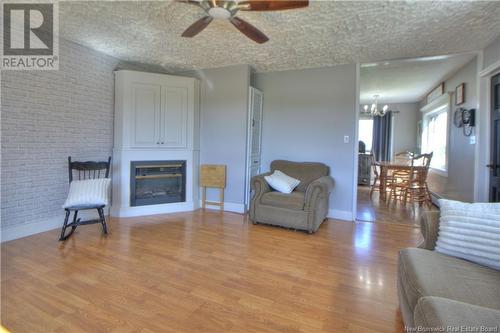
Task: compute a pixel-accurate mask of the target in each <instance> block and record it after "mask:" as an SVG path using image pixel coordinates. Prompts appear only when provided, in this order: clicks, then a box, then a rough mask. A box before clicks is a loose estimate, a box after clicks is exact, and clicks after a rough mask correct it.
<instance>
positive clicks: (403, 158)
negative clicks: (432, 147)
mask: <svg viewBox="0 0 500 333" xmlns="http://www.w3.org/2000/svg"><path fill="white" fill-rule="evenodd" d="M413 155H414V154H413V153H412V152H409V151H401V152H399V153H396V154H395V155H394V162H396V163H408V164H410V161H411V159H412V157H413Z"/></svg>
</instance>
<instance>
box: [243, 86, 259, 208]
mask: <svg viewBox="0 0 500 333" xmlns="http://www.w3.org/2000/svg"><path fill="white" fill-rule="evenodd" d="M256 92H257V93H258V94H260V96H261V111H260V140H259V145H260V147H259V151H260V156H259V162H260V165H262V119H263V116H264V93H263V92H262V91H261V90H259V89H257V88H255V87H252V86H250V87H249V88H248V111H247V147H246V153H245V168H246V170H245V196H244V198H243V200H244V206H245V211H248V209H249V207H250V200H251V197H252V194H251V193H250V192H251V185H250V180H251V179H250V174H251V171H252V147H251V146H252V125H251V124H252V121H253V119H252V118H253V96H254V94H255V93H256Z"/></svg>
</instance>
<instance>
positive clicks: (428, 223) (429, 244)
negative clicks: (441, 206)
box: [418, 212, 439, 250]
mask: <svg viewBox="0 0 500 333" xmlns="http://www.w3.org/2000/svg"><path fill="white" fill-rule="evenodd" d="M420 231H421V232H422V236H423V237H424V241H423V242H422V243H420V245H419V246H418V247H419V248H421V249H426V250H434V247H435V246H436V242H437V238H438V231H439V212H425V213H424V214H423V215H422V217H421V218H420Z"/></svg>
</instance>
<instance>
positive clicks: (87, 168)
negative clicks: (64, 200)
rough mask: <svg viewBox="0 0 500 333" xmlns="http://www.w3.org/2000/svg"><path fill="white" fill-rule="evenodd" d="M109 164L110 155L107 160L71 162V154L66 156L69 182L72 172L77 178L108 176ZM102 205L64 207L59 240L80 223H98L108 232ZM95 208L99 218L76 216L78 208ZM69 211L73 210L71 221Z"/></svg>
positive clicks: (64, 237) (70, 233) (66, 237)
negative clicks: (86, 219)
mask: <svg viewBox="0 0 500 333" xmlns="http://www.w3.org/2000/svg"><path fill="white" fill-rule="evenodd" d="M110 166H111V156H110V157H109V158H108V161H107V162H93V161H89V162H76V161H75V162H72V161H71V156H69V157H68V171H69V183H70V184H71V182H72V181H73V172H75V175H78V180H85V179H97V178H108V177H109V170H110ZM104 207H105V206H104V205H95V206H75V207H67V208H65V209H64V210H65V212H66V216H65V218H64V224H63V226H62V230H61V237H59V240H60V241H65V240H66V239H68V238H69V237H70V236H71V235H72V234H73V232H74V231H75V229H76V228H77V227H78V226H80V225H85V224H95V223H100V224H101V225H102V230H103V232H104V234H107V233H108V228H107V226H106V218H105V217H104ZM88 209H96V210H97V213H98V214H99V219H94V220H88V221H82V220H81V219H80V218H78V211H79V210H88ZM71 212H73V221H72V222H71V223H68V221H69V217H70V214H71ZM69 227H71V231H70V232H69V233H68V234H67V235H66V228H69Z"/></svg>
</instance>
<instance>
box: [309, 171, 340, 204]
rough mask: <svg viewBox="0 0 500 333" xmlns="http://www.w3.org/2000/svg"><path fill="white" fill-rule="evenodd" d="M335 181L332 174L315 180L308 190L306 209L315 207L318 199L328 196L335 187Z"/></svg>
mask: <svg viewBox="0 0 500 333" xmlns="http://www.w3.org/2000/svg"><path fill="white" fill-rule="evenodd" d="M333 185H334V181H333V178H332V177H330V176H323V177H320V178H318V179H316V180H315V181H313V182H312V183H311V184H309V186H308V187H307V190H306V198H305V205H304V207H305V210H309V209H314V208H315V207H316V205H317V201H318V200H320V199H321V198H324V197H328V196H329V195H330V192H331V191H332V189H333Z"/></svg>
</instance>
